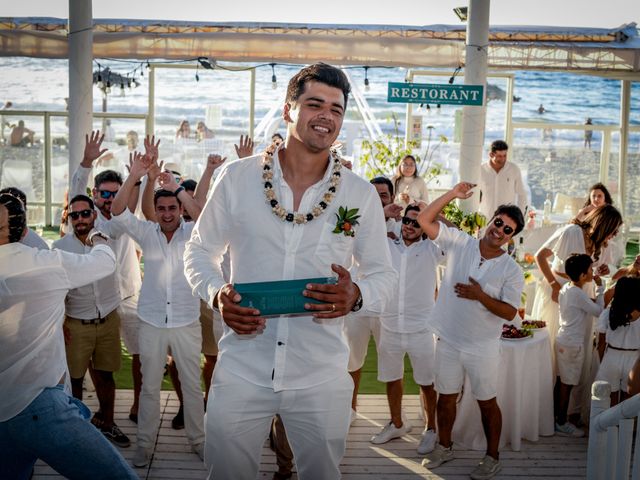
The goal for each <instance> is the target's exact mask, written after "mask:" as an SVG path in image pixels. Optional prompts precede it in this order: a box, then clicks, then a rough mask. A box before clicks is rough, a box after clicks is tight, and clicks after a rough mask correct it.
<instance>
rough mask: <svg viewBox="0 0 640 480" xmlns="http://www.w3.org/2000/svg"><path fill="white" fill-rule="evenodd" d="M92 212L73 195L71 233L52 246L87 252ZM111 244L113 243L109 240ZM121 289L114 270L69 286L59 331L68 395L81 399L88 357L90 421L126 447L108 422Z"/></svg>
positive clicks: (117, 354) (84, 199)
mask: <svg viewBox="0 0 640 480" xmlns="http://www.w3.org/2000/svg"><path fill="white" fill-rule="evenodd" d="M96 217H97V214H96V211H95V210H94V205H93V202H92V201H91V199H90V198H89V197H87V196H86V195H76V196H75V197H73V198H72V199H71V202H70V203H69V221H70V222H71V227H72V228H73V234H71V235H65V236H64V237H62V238H61V239H60V240H56V241H55V242H53V248H54V249H59V250H64V251H66V252H72V253H86V252H87V251H89V250H90V248H89V247H87V245H86V240H87V236H88V235H89V232H91V231H92V230H93V228H94V226H95V220H96ZM110 242H112V241H111V240H110ZM119 304H120V290H119V288H118V279H117V277H116V274H115V273H114V274H111V275H108V276H106V277H104V278H102V279H100V280H97V281H95V282H93V283H89V284H87V285H84V286H82V287H78V288H73V289H71V290H69V293H68V294H67V298H66V301H65V315H66V317H65V322H64V330H65V336H66V354H67V365H68V367H69V375H70V376H71V389H72V392H73V396H74V397H76V398H77V399H78V400H82V380H83V379H84V374H85V373H86V371H87V368H88V367H89V362H90V361H91V364H92V367H93V370H94V373H95V375H94V377H93V378H94V381H95V386H96V394H97V396H98V401H99V402H100V412H99V414H96V416H95V419H94V420H92V423H94V425H95V426H96V428H99V429H100V431H102V433H103V434H104V436H105V437H107V438H108V439H109V440H110V441H111V442H113V443H114V444H115V445H118V446H119V447H128V446H129V445H130V442H129V438H128V437H127V436H126V435H125V434H124V433H122V431H121V430H120V429H119V428H118V426H117V425H116V424H115V423H114V421H113V408H114V403H115V395H116V383H115V381H114V379H113V372H115V371H117V370H118V369H120V332H119V329H120V317H119V316H118V310H117V309H118V305H119Z"/></svg>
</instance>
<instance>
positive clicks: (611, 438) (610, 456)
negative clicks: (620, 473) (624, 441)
mask: <svg viewBox="0 0 640 480" xmlns="http://www.w3.org/2000/svg"><path fill="white" fill-rule="evenodd" d="M606 435H607V448H606V450H605V455H604V459H605V462H604V463H605V465H606V466H605V469H604V471H605V477H604V478H611V479H614V478H616V459H617V458H618V455H617V452H618V426H617V425H616V426H615V427H609V428H608V429H607V434H606Z"/></svg>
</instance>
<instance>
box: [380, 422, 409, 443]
mask: <svg viewBox="0 0 640 480" xmlns="http://www.w3.org/2000/svg"><path fill="white" fill-rule="evenodd" d="M410 430H411V427H407V426H406V425H405V424H404V423H403V424H402V426H401V427H400V428H398V427H396V426H395V425H394V424H393V422H389V423H387V424H386V425H385V426H384V428H383V429H382V430H381V431H380V433H379V434H377V435H374V436H373V437H371V443H374V444H376V445H380V444H381V443H387V442H388V441H389V440H393V439H394V438H400V437H402V436H403V435H406V434H407V433H409V431H410Z"/></svg>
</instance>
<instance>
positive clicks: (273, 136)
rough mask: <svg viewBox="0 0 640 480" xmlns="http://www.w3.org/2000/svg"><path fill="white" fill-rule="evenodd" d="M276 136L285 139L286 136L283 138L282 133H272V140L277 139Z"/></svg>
mask: <svg viewBox="0 0 640 480" xmlns="http://www.w3.org/2000/svg"><path fill="white" fill-rule="evenodd" d="M276 137H278V138H279V139H280V140H282V141H284V138H282V135H280V134H279V133H278V132H276V133H274V134H273V135H271V140H275V139H276Z"/></svg>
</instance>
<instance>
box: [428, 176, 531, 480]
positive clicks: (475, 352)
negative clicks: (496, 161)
mask: <svg viewBox="0 0 640 480" xmlns="http://www.w3.org/2000/svg"><path fill="white" fill-rule="evenodd" d="M474 187H475V185H474V184H471V183H467V182H462V183H459V184H457V185H456V186H455V187H454V188H453V189H451V190H449V191H448V192H447V193H445V194H444V195H442V196H441V197H440V198H438V199H436V200H434V201H433V202H432V203H431V204H429V206H427V208H426V209H424V210H423V211H422V212H421V213H420V215H419V216H418V222H419V224H420V227H422V229H423V230H424V232H425V233H426V234H427V236H428V237H429V238H430V239H431V240H433V241H434V242H436V243H437V244H438V246H439V247H441V248H442V249H443V250H444V251H445V252H446V260H447V268H446V270H445V275H444V278H443V280H442V284H441V287H440V291H439V292H438V299H437V300H436V304H435V307H434V308H433V312H432V313H431V322H430V323H431V326H432V328H433V330H434V333H435V334H436V336H437V342H436V390H437V391H438V394H439V397H438V407H437V415H438V435H439V444H438V445H436V447H435V449H434V450H433V452H431V453H430V454H428V455H427V456H426V458H425V459H424V460H423V462H422V465H424V466H425V467H427V468H428V469H433V468H436V467H438V466H440V465H442V464H443V463H445V462H448V461H450V460H453V458H454V452H453V443H452V441H451V430H452V429H453V422H454V420H455V418H456V400H457V398H458V395H459V394H460V391H461V390H462V386H463V384H464V378H465V373H466V374H467V375H468V376H469V380H470V382H471V394H472V395H473V396H474V397H475V398H476V400H477V401H478V406H479V407H480V415H481V417H482V426H483V428H484V432H485V436H486V439H487V452H486V455H485V457H484V458H483V459H482V461H481V462H480V464H479V465H478V466H477V467H476V468H475V469H474V470H473V472H471V478H473V479H474V480H481V479H483V480H484V479H489V478H492V477H493V476H494V475H496V473H498V472H499V471H500V469H501V465H500V462H499V461H498V444H499V442H500V431H501V429H502V414H501V413H500V407H499V406H498V402H497V401H496V395H497V383H498V367H499V361H500V335H501V332H502V324H503V323H504V321H505V320H506V321H508V322H510V321H512V320H513V318H514V317H515V316H516V314H517V312H518V307H519V306H520V295H521V293H522V288H523V287H524V277H523V275H522V270H521V269H520V267H519V266H518V264H517V263H516V262H515V261H514V260H513V259H512V258H511V257H510V256H509V255H507V254H506V252H505V251H504V250H503V249H502V247H503V246H504V245H505V244H506V243H508V242H509V240H510V239H511V238H513V236H514V235H517V234H518V233H519V232H520V231H521V230H522V228H523V227H524V217H523V216H522V212H521V211H520V209H519V208H518V207H516V206H515V205H500V206H499V207H498V209H497V210H496V211H495V213H494V214H493V217H492V219H491V221H490V222H489V224H488V226H487V228H486V230H485V233H484V236H483V237H482V238H481V239H480V240H478V239H476V238H474V237H471V236H470V235H467V234H466V233H464V232H462V231H460V230H458V229H456V228H448V227H446V226H445V225H444V224H443V223H441V222H439V221H438V218H437V217H438V214H439V213H440V212H441V211H442V209H443V208H444V207H445V206H447V204H449V202H451V201H453V200H455V199H456V198H462V199H464V198H469V197H470V196H471V195H472V193H473V192H471V189H472V188H474Z"/></svg>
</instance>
